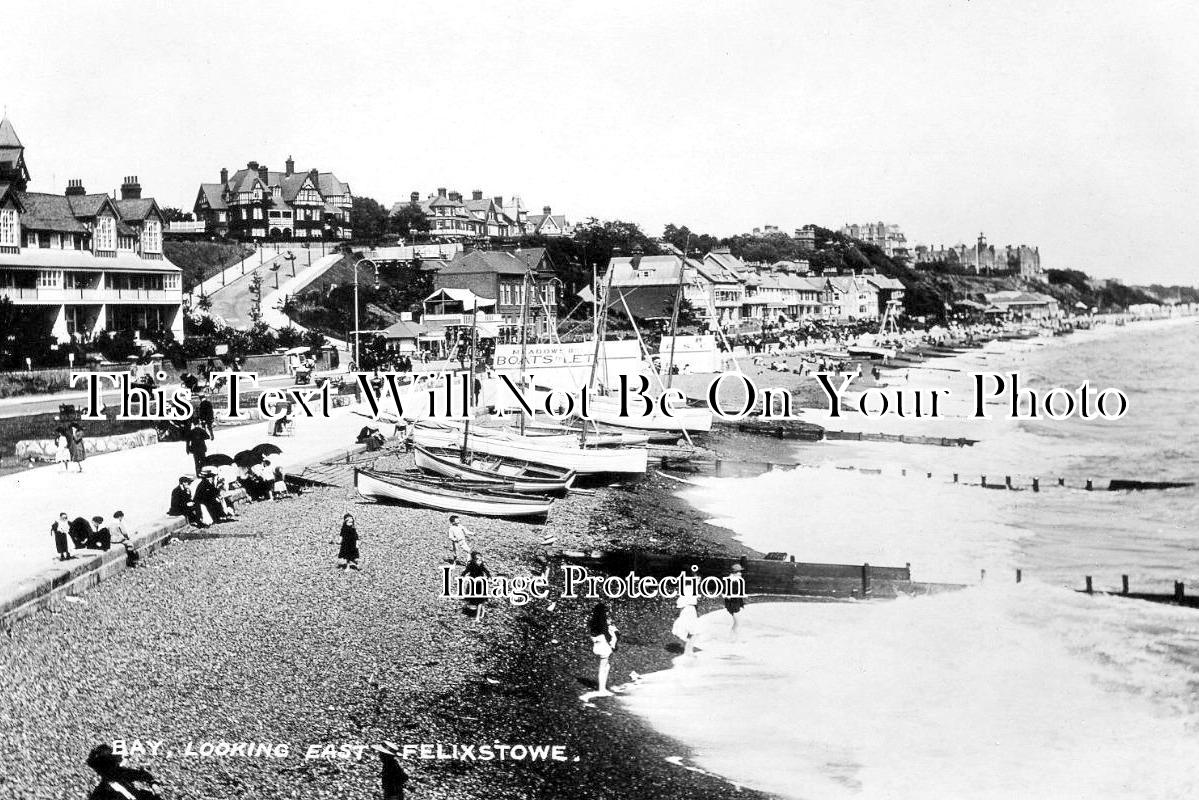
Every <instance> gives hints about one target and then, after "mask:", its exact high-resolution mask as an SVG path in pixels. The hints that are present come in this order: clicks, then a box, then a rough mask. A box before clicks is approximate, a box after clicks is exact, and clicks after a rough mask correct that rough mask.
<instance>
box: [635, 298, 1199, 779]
mask: <svg viewBox="0 0 1199 800" xmlns="http://www.w3.org/2000/svg"><path fill="white" fill-rule="evenodd" d="M1197 363H1199V324H1196V322H1195V321H1193V320H1187V321H1171V322H1168V323H1144V324H1134V325H1130V326H1128V327H1126V328H1123V329H1114V328H1111V329H1103V330H1098V331H1093V332H1087V333H1079V334H1076V335H1075V336H1072V337H1058V338H1053V339H1046V340H1030V341H1022V342H1009V343H997V344H993V345H990V346H988V348H986V349H985V350H983V351H978V352H975V353H971V354H969V355H967V356H964V357H962V358H960V359H953V360H945V359H942V360H940V361H939V362H934V364H935V366H936V367H937V369H921V370H913V371H912V373H911V374H908V375H906V376H902V375H900V376H897V375H895V374H894V373H893V374H892V380H895V379H897V378H898V379H899V380H902V381H903V382H904V384H905V385H925V386H953V387H955V392H956V391H957V390H964V384H963V379H964V376H963V374H961V373H953V372H948V371H946V370H947V369H950V368H952V369H962V370H970V369H980V370H992V371H998V370H1008V369H1018V370H1020V372H1021V376H1022V380H1023V381H1024V383H1025V384H1026V385H1028V386H1042V387H1045V388H1048V387H1051V386H1059V385H1060V386H1069V387H1076V386H1077V385H1078V383H1080V382H1081V381H1082V380H1084V379H1087V380H1090V382H1091V384H1092V385H1093V386H1097V387H1099V388H1103V387H1106V386H1114V387H1117V388H1119V389H1121V390H1122V391H1124V392H1125V394H1126V395H1127V396H1128V397H1129V402H1130V408H1129V411H1128V414H1127V415H1126V416H1125V417H1124V418H1123V419H1121V420H1118V421H1115V422H1105V421H1094V420H1093V421H1083V420H1079V419H1071V420H1066V421H1061V422H1056V421H1045V420H1041V421H1021V422H1011V421H1005V420H1001V419H998V418H997V419H995V420H992V421H989V422H973V421H962V420H958V421H956V422H955V421H953V420H945V421H943V422H940V423H937V425H939V427H940V430H939V432H938V433H937V435H959V434H960V435H964V436H969V437H971V438H978V439H979V440H980V441H979V443H978V444H976V445H975V446H974V447H968V448H961V449H958V448H940V447H928V446H918V445H903V444H889V443H863V442H822V443H816V444H810V445H803V446H799V447H797V448H796V453H795V460H796V461H797V462H798V463H800V464H801V466H799V467H796V468H794V469H787V470H778V471H774V472H771V473H768V474H766V475H762V476H759V477H755V478H744V479H705V480H701V481H699V484H700V485H699V486H698V487H697V488H695V489H690V490H688V491H687V492H686V493H685V496H686V497H687V498H688V499H689V500H690V501H691V502H693V503H694V504H696V505H697V506H698V507H699V508H700V509H702V510H704V511H705V512H707V513H708V514H710V515H711V517H712V518H713V519H714V520H715V521H717V522H719V523H720V524H723V525H726V526H728V527H729V528H730V529H732V530H733V531H734V532H735V533H736V535H737V536H738V537H739V538H741V539H742V540H743V541H745V542H746V543H747V544H748V545H750V546H752V547H755V548H757V549H759V550H763V551H766V550H781V551H785V552H788V553H791V554H793V555H795V557H796V559H797V560H800V561H830V562H841V563H862V562H870V563H871V564H876V565H881V566H902V565H903V564H905V563H908V562H910V563H911V564H912V572H913V577H914V579H916V580H922V581H952V582H962V583H967V584H969V588H967V589H965V590H962V591H958V592H951V593H946V594H940V595H935V596H925V597H918V598H905V599H900V600H896V601H877V602H868V603H863V602H849V603H752V604H750V605H749V606H748V607H747V608H746V610H745V611H744V612H743V614H742V620H741V631H740V635H739V636H738V638H737V640H736V641H733V640H732V639H731V635H730V624H729V623H730V620H729V616H728V615H727V614H726V613H725V612H723V611H717V612H713V613H711V614H708V615H705V616H704V618H703V620H702V622H703V627H704V632H703V636H702V637H701V647H702V649H701V650H700V652H699V654H698V655H697V656H696V657H695V658H693V659H691V658H680V659H679V660H678V663H677V664H676V666H675V667H674V668H673V669H670V670H667V671H665V672H662V673H657V674H655V675H652V676H648V677H647V678H645V679H644V680H643V681H642V683H641V684H640V685H638V686H637V687H636V688H634V689H633V690H632V691H631V692H630V693H629V695H628V696H627V698H626V699H625V700H624V702H625V703H627V704H628V706H629V707H630V708H632V709H633V710H634V711H636V712H638V713H640V714H642V715H644V716H645V717H646V719H648V720H649V722H650V723H651V724H652V725H653V726H654V727H655V728H657V729H659V730H660V731H662V732H663V733H666V734H667V735H670V736H672V737H674V738H676V739H677V740H679V741H680V742H681V743H682V744H684V745H685V746H687V747H688V748H689V749H690V751H691V753H692V754H693V757H694V762H695V765H696V766H697V767H699V768H702V769H706V770H709V771H712V772H715V773H718V774H720V775H722V776H724V777H725V778H727V779H729V780H731V781H733V782H736V783H741V784H744V785H746V786H751V787H754V788H758V789H762V790H765V791H769V792H773V793H776V794H778V795H780V796H783V797H788V798H825V797H832V798H837V797H855V798H856V797H861V798H876V797H877V798H909V797H955V798H958V797H962V798H1011V797H1046V798H1057V797H1112V796H1116V795H1126V796H1135V797H1141V798H1145V797H1161V798H1167V797H1169V798H1176V797H1187V796H1194V795H1196V793H1199V610H1192V609H1186V608H1178V607H1174V606H1166V605H1156V604H1151V603H1146V602H1141V601H1135V600H1129V599H1121V598H1118V597H1108V596H1103V595H1098V594H1096V595H1090V596H1088V595H1085V594H1080V593H1078V592H1076V591H1074V590H1075V589H1078V588H1081V587H1082V586H1083V585H1084V577H1085V576H1087V575H1091V576H1093V580H1094V585H1095V588H1096V589H1097V590H1105V589H1117V590H1118V588H1119V586H1120V576H1121V575H1123V574H1127V575H1128V576H1129V579H1130V582H1131V588H1132V591H1134V592H1135V591H1153V592H1163V593H1169V592H1171V591H1172V590H1173V582H1174V581H1175V580H1182V581H1184V582H1186V584H1187V585H1188V586H1190V587H1193V589H1194V590H1195V591H1199V559H1196V557H1195V545H1196V538H1197V535H1199V533H1197V532H1199V528H1197V526H1196V524H1195V520H1196V512H1197V511H1199V508H1197V506H1199V492H1197V491H1196V489H1195V488H1194V487H1192V488H1186V489H1175V490H1169V491H1153V492H1106V491H1093V492H1086V491H1084V490H1083V489H1082V488H1081V487H1082V486H1083V482H1084V481H1085V479H1086V478H1088V477H1091V478H1092V480H1093V484H1094V486H1095V487H1097V488H1105V487H1106V482H1107V479H1110V478H1112V477H1116V478H1133V479H1140V480H1181V481H1187V480H1192V481H1193V480H1199V455H1197V449H1196V446H1197V445H1199V431H1197V430H1196V426H1195V421H1196V419H1197V418H1199V415H1196V414H1195V413H1194V411H1193V410H1192V408H1193V406H1192V404H1193V403H1194V398H1195V396H1196V393H1197V392H1199V376H1197V375H1196V373H1195V371H1194V365H1195V364H1197ZM958 411H959V413H964V410H963V409H962V408H959V409H958ZM955 426H956V427H955ZM875 429H877V430H886V429H887V426H885V425H883V424H881V423H879V425H878V426H876V428H875ZM897 432H917V428H907V429H905V430H904V431H897ZM850 466H853V467H858V468H861V467H867V468H870V469H877V468H882V470H883V471H882V473H881V474H874V473H863V472H862V471H860V469H854V470H849V469H844V468H845V467H850ZM905 470H906V472H907V474H906V475H905V474H903V473H904V471H905ZM930 472H931V473H933V478H928V477H927V475H928V473H930ZM954 472H957V473H958V474H959V483H957V484H954V483H953V482H952V477H951V476H952V474H953V473H954ZM986 473H990V474H991V475H990V478H991V480H992V482H1000V483H1002V482H1003V479H1004V477H1005V476H1007V475H1012V476H1013V483H1014V485H1016V486H1025V487H1027V486H1028V485H1029V482H1030V480H1031V477H1033V476H1037V477H1039V478H1040V480H1041V485H1042V487H1043V489H1042V491H1041V492H1039V493H1033V492H1031V491H1027V490H1026V491H1019V492H1009V491H996V490H988V489H983V488H981V487H979V486H978V485H967V484H968V483H973V484H978V483H980V479H981V476H982V475H983V474H986ZM1059 476H1060V477H1065V478H1066V479H1067V488H1066V489H1058V488H1057V487H1056V482H1057V481H1056V479H1057V477H1059ZM1073 487H1077V488H1073ZM1017 568H1020V569H1022V570H1023V581H1022V582H1021V583H1019V584H1017V583H1016V581H1015V570H1016V569H1017ZM984 569H985V570H986V571H987V577H986V579H985V580H982V581H980V580H979V578H980V574H981V571H982V570H984ZM614 669H615V670H618V669H619V666H618V664H614Z"/></svg>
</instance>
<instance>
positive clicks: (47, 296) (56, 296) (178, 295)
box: [0, 287, 183, 305]
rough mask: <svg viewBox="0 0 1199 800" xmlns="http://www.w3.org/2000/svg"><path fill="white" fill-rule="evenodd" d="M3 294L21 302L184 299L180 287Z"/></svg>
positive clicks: (38, 290) (0, 294) (16, 290)
mask: <svg viewBox="0 0 1199 800" xmlns="http://www.w3.org/2000/svg"><path fill="white" fill-rule="evenodd" d="M0 297H7V298H8V299H10V300H12V301H13V302H14V303H16V304H17V305H51V304H53V305H74V304H84V303H86V304H92V305H99V304H103V303H164V304H165V303H169V304H171V305H175V304H177V303H181V302H183V293H182V292H181V291H180V290H179V289H174V290H171V289H58V288H42V287H31V288H15V287H9V288H0Z"/></svg>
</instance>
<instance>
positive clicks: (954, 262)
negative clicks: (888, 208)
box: [914, 233, 1042, 278]
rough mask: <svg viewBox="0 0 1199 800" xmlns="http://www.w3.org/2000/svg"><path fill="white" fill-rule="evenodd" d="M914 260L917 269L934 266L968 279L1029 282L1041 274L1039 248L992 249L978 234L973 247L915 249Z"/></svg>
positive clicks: (1012, 247)
mask: <svg viewBox="0 0 1199 800" xmlns="http://www.w3.org/2000/svg"><path fill="white" fill-rule="evenodd" d="M914 260H915V264H916V266H917V267H919V266H922V265H925V266H927V265H933V264H938V265H942V266H945V267H949V268H951V269H958V270H960V271H962V272H966V273H969V274H971V275H1020V276H1022V277H1026V278H1031V277H1036V276H1038V275H1040V274H1041V272H1042V269H1041V251H1040V248H1037V247H1030V246H1028V245H1024V244H1021V245H1014V246H1013V245H1010V244H1009V245H1004V246H1002V247H996V246H995V245H993V244H988V243H987V239H986V236H984V235H983V234H981V233H980V234H979V235H978V239H977V240H976V241H975V243H974V244H973V245H966V244H957V245H954V246H952V247H946V246H945V245H940V246H938V247H927V246H925V245H922V244H921V245H916V247H915V249H914Z"/></svg>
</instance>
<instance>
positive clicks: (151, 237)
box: [142, 219, 162, 253]
mask: <svg viewBox="0 0 1199 800" xmlns="http://www.w3.org/2000/svg"><path fill="white" fill-rule="evenodd" d="M142 252H143V253H160V252H162V223H161V222H159V221H158V220H156V219H148V220H146V223H145V225H143V226H142Z"/></svg>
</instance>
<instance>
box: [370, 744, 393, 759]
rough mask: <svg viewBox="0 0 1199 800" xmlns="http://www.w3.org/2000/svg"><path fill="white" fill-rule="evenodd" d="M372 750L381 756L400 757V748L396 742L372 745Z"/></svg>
mask: <svg viewBox="0 0 1199 800" xmlns="http://www.w3.org/2000/svg"><path fill="white" fill-rule="evenodd" d="M371 749H372V750H374V751H375V752H376V753H379V754H381V755H385V756H398V755H399V749H400V746H399V745H398V744H396V743H395V742H383V744H372V745H371Z"/></svg>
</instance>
